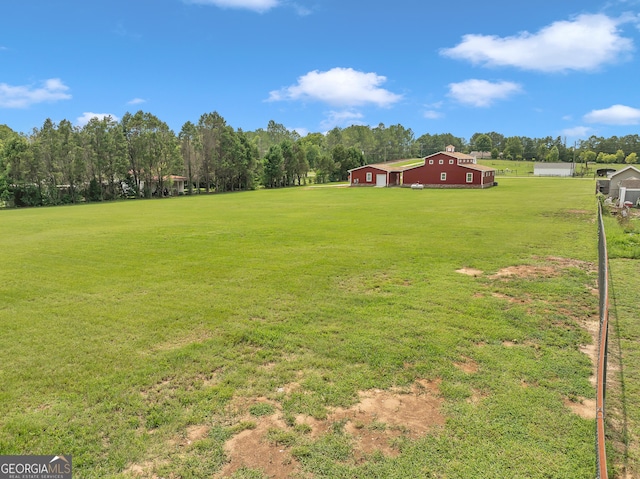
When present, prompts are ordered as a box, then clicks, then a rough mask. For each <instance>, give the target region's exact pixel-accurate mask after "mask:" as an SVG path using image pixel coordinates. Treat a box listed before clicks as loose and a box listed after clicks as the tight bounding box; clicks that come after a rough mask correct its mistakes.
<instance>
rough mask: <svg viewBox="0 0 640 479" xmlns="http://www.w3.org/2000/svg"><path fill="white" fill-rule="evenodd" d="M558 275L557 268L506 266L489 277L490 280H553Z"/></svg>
mask: <svg viewBox="0 0 640 479" xmlns="http://www.w3.org/2000/svg"><path fill="white" fill-rule="evenodd" d="M559 274H560V273H559V271H558V270H557V268H554V267H552V266H531V265H524V264H523V265H520V266H508V267H506V268H502V269H501V270H500V271H498V272H497V273H496V274H493V275H491V276H489V278H491V279H502V278H509V277H514V278H523V279H528V278H540V277H542V278H553V277H554V276H558V275H559Z"/></svg>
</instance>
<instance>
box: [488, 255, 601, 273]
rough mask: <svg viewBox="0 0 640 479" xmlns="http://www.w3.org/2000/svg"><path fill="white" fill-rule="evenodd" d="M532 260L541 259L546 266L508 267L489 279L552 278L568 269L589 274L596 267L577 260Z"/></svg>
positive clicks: (552, 258) (548, 257)
mask: <svg viewBox="0 0 640 479" xmlns="http://www.w3.org/2000/svg"><path fill="white" fill-rule="evenodd" d="M534 259H538V260H540V259H542V260H544V261H545V262H546V263H547V264H545V265H518V266H508V267H506V268H502V269H501V270H499V271H498V272H496V274H493V275H491V276H489V278H490V279H505V278H523V279H529V278H553V277H556V276H559V275H560V274H561V273H562V271H563V270H565V269H568V268H579V269H581V270H583V271H586V272H589V273H591V272H595V271H596V267H595V265H594V264H593V263H590V262H588V261H582V260H578V259H571V258H560V257H557V256H547V257H546V258H538V257H536V256H534Z"/></svg>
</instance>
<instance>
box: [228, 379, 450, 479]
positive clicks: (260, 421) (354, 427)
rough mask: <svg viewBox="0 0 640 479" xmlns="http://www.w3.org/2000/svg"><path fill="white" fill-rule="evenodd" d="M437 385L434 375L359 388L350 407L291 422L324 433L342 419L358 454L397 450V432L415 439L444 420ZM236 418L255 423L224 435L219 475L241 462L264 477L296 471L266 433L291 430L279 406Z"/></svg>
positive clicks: (240, 404)
mask: <svg viewBox="0 0 640 479" xmlns="http://www.w3.org/2000/svg"><path fill="white" fill-rule="evenodd" d="M438 385H439V381H426V380H419V381H416V382H415V383H414V384H413V385H412V386H411V387H409V388H394V389H392V390H381V389H373V390H369V391H362V392H360V393H359V396H360V402H358V404H355V405H354V406H352V407H350V408H336V409H334V410H332V411H331V412H330V413H329V414H328V416H327V418H326V419H324V420H318V419H315V418H312V417H309V416H304V415H300V416H298V417H297V418H296V423H297V424H306V425H308V426H310V428H311V432H310V437H312V438H318V437H320V436H322V435H324V434H327V433H328V432H329V431H330V430H331V428H332V427H334V425H335V424H336V423H342V424H344V430H345V432H346V433H348V434H349V435H351V436H352V438H353V442H354V456H355V458H356V459H357V460H363V459H364V458H365V457H366V456H367V455H368V454H371V453H373V452H376V451H380V452H382V453H383V454H385V455H387V456H396V455H398V454H399V451H398V450H397V449H396V448H394V443H393V441H394V439H396V438H398V437H400V436H405V437H410V438H413V439H416V438H419V437H421V436H422V435H424V434H425V433H426V432H427V431H429V430H431V429H433V428H434V427H437V426H442V425H444V422H445V418H444V416H443V415H442V413H441V412H440V407H441V405H442V402H443V401H442V399H441V398H440V397H439V388H438ZM264 400H265V399H264V398H259V399H252V400H244V401H241V402H237V403H236V406H237V407H245V406H246V405H247V404H250V403H255V402H262V401H264ZM271 403H272V404H274V403H273V402H271ZM241 419H245V420H247V419H250V420H252V421H253V422H255V423H256V427H255V428H254V429H247V430H244V431H242V432H240V433H238V434H237V435H235V436H234V437H233V438H231V439H230V440H229V441H227V443H226V445H225V451H226V453H227V455H228V457H229V458H230V462H229V463H228V464H227V465H226V466H225V467H224V468H223V470H222V471H221V472H220V474H219V475H218V477H227V476H228V475H230V474H233V473H234V472H235V471H237V470H238V469H240V468H241V467H243V466H244V467H248V468H251V469H259V470H261V471H262V472H263V473H264V474H265V475H266V476H268V477H277V478H287V477H292V476H294V475H297V474H299V473H300V470H299V464H298V462H297V461H296V460H295V458H293V457H292V455H291V453H290V451H289V448H288V447H287V446H283V445H278V444H275V443H273V442H272V441H269V440H268V439H267V435H268V433H269V430H272V429H278V430H282V431H291V430H292V428H290V427H289V426H287V425H286V424H285V422H284V421H283V420H282V418H281V413H280V411H277V412H276V413H275V414H273V415H271V416H263V417H259V418H254V417H251V418H249V417H243V418H241Z"/></svg>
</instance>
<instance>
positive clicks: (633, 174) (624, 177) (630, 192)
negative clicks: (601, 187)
mask: <svg viewBox="0 0 640 479" xmlns="http://www.w3.org/2000/svg"><path fill="white" fill-rule="evenodd" d="M639 181H640V170H638V168H636V167H635V166H627V167H626V168H623V169H621V170H618V171H616V172H615V173H613V174H612V175H611V176H610V177H609V192H608V196H610V197H611V198H618V199H619V200H620V203H621V204H623V203H624V202H625V201H631V202H632V203H635V202H636V201H637V200H638V198H637V195H640V193H638V191H640V187H639V186H638V182H639Z"/></svg>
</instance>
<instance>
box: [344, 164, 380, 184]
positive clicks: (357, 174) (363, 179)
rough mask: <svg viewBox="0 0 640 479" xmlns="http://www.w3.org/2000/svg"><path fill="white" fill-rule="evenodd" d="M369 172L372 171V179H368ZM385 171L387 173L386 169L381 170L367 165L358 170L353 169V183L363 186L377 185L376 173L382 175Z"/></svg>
mask: <svg viewBox="0 0 640 479" xmlns="http://www.w3.org/2000/svg"><path fill="white" fill-rule="evenodd" d="M367 173H371V181H367ZM382 173H384V174H385V175H386V174H387V172H386V171H383V170H379V169H378V168H373V167H371V166H365V167H363V168H360V169H358V170H353V171H352V172H351V184H352V185H363V186H375V184H376V175H380V174H382Z"/></svg>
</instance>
